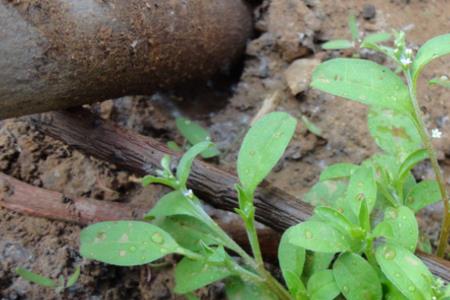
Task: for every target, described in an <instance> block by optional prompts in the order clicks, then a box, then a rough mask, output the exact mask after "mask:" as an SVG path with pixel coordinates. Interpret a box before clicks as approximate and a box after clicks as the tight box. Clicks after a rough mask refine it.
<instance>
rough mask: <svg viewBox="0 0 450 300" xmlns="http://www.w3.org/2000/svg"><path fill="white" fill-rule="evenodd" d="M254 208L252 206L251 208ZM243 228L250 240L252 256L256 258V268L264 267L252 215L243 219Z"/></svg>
mask: <svg viewBox="0 0 450 300" xmlns="http://www.w3.org/2000/svg"><path fill="white" fill-rule="evenodd" d="M253 209H254V208H253ZM244 223H245V229H246V231H247V236H248V240H249V242H250V247H251V248H252V253H253V257H254V258H255V260H256V264H257V265H258V268H263V269H264V260H263V257H262V253H261V247H260V246H259V239H258V233H257V231H256V226H255V219H254V217H252V218H250V219H249V220H245V222H244Z"/></svg>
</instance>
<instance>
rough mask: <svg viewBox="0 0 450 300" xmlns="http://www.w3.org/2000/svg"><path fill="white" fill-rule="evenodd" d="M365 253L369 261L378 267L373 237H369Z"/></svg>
mask: <svg viewBox="0 0 450 300" xmlns="http://www.w3.org/2000/svg"><path fill="white" fill-rule="evenodd" d="M364 253H365V254H366V257H367V260H368V261H369V263H370V264H371V265H372V266H374V267H376V266H377V265H378V263H377V260H376V258H375V254H374V251H373V239H372V238H371V239H369V240H368V242H367V247H366V251H364Z"/></svg>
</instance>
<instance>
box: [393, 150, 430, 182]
mask: <svg viewBox="0 0 450 300" xmlns="http://www.w3.org/2000/svg"><path fill="white" fill-rule="evenodd" d="M427 158H428V152H427V150H426V149H419V150H416V151H414V152H413V153H411V154H410V155H408V156H407V157H406V159H405V161H404V162H403V163H402V164H401V166H400V169H399V171H398V176H397V178H398V179H399V180H401V181H403V180H404V179H405V178H406V176H408V174H409V171H411V170H412V169H413V168H414V167H415V166H416V165H417V164H418V163H420V162H421V161H422V160H425V159H427Z"/></svg>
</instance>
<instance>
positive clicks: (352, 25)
mask: <svg viewBox="0 0 450 300" xmlns="http://www.w3.org/2000/svg"><path fill="white" fill-rule="evenodd" d="M348 28H349V29H350V33H351V34H352V40H353V41H357V40H358V39H359V29H358V24H357V23H356V18H355V16H354V15H350V16H349V17H348Z"/></svg>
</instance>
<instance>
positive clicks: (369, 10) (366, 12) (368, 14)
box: [362, 4, 377, 20]
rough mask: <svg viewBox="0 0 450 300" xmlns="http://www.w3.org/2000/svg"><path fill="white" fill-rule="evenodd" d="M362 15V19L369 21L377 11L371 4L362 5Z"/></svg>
mask: <svg viewBox="0 0 450 300" xmlns="http://www.w3.org/2000/svg"><path fill="white" fill-rule="evenodd" d="M362 14H363V18H364V19H366V20H371V19H373V18H375V16H376V14H377V11H376V9H375V6H373V5H372V4H364V6H363V13H362Z"/></svg>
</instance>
